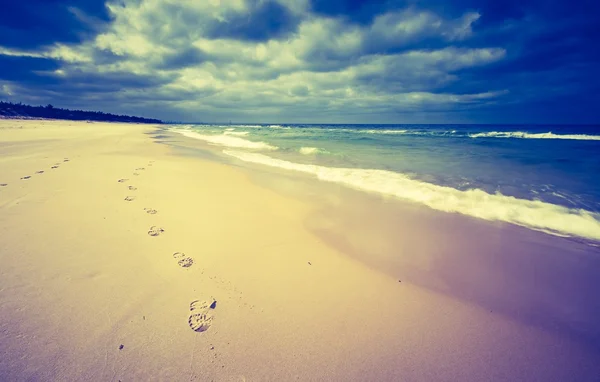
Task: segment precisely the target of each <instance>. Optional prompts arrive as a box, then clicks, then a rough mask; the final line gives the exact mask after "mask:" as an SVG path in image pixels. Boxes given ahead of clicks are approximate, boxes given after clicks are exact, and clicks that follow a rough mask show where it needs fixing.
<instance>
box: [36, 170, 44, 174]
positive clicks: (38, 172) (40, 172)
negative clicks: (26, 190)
mask: <svg viewBox="0 0 600 382" xmlns="http://www.w3.org/2000/svg"><path fill="white" fill-rule="evenodd" d="M35 173H36V174H43V173H44V171H42V170H40V171H36V172H35Z"/></svg>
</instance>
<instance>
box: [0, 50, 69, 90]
mask: <svg viewBox="0 0 600 382" xmlns="http://www.w3.org/2000/svg"><path fill="white" fill-rule="evenodd" d="M58 68H60V63H59V62H58V61H56V60H52V59H48V58H38V57H16V56H7V55H3V54H0V80H7V81H15V82H20V83H28V84H36V83H47V82H48V79H47V78H46V77H44V76H41V75H40V74H38V73H40V72H50V71H54V70H56V69H58Z"/></svg>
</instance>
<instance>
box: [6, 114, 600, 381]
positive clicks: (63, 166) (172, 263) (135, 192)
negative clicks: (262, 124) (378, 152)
mask: <svg viewBox="0 0 600 382" xmlns="http://www.w3.org/2000/svg"><path fill="white" fill-rule="evenodd" d="M19 127H22V128H19ZM159 136H162V137H159ZM211 150H214V148H209V147H207V146H204V145H202V144H201V143H199V142H195V141H193V140H191V139H187V138H185V137H174V136H172V135H171V134H169V133H168V132H164V131H160V130H159V128H158V127H156V126H148V125H119V124H101V123H92V124H86V123H77V122H66V121H15V120H3V121H0V151H1V153H2V155H1V156H0V184H6V186H2V187H0V236H1V237H2V239H1V240H0V262H1V264H2V267H1V268H0V322H1V323H2V324H1V327H0V328H1V329H0V330H1V331H2V337H3V340H2V342H1V343H0V352H1V353H2V355H3V357H0V376H2V378H1V379H4V380H16V381H18V380H85V379H93V380H114V381H118V380H122V381H127V380H199V381H202V380H216V381H281V380H302V381H316V380H327V381H334V380H339V381H347V380H378V381H382V380H404V381H432V380H436V381H438V380H439V381H456V380H461V381H481V380H493V381H515V380H526V381H548V380H553V381H555V380H559V381H560V380H564V381H571V380H578V381H594V380H596V377H597V376H598V375H600V362H598V360H599V359H600V350H599V346H598V342H597V338H598V333H599V331H598V325H599V324H597V323H596V322H594V319H593V318H594V317H597V316H598V315H597V314H598V312H599V309H598V307H599V304H598V300H599V299H598V297H596V295H595V293H594V291H595V290H598V283H599V281H598V280H599V279H600V278H598V277H596V276H597V275H598V270H599V266H598V264H599V262H598V260H597V258H598V255H599V254H598V251H597V249H596V248H593V247H590V246H587V245H585V244H582V243H578V242H574V241H570V240H566V239H561V238H556V237H551V236H548V235H546V234H542V233H536V232H531V231H527V230H524V229H521V228H516V227H512V226H506V225H496V224H491V223H482V222H480V221H477V220H469V219H465V218H463V217H457V216H455V215H450V214H441V213H435V212H433V211H430V210H427V209H423V208H418V207H414V206H410V205H404V204H400V203H397V202H395V201H391V200H381V199H378V198H375V197H371V196H365V195H363V194H360V193H357V192H352V191H349V190H345V189H342V188H339V187H332V186H330V185H329V186H328V185H324V184H318V183H316V182H313V181H311V180H309V179H305V178H302V177H288V176H281V175H280V174H277V173H274V172H270V171H265V170H264V169H259V168H252V167H246V166H242V165H241V164H240V163H236V162H234V161H229V162H227V161H224V160H222V159H220V157H219V156H218V150H216V151H215V153H213V152H212V151H211ZM214 159H217V160H214ZM53 167H55V168H53ZM39 171H44V172H43V173H38V172H39ZM28 176H29V178H26V179H22V178H25V177H28ZM120 180H121V181H120ZM119 181H120V182H119Z"/></svg>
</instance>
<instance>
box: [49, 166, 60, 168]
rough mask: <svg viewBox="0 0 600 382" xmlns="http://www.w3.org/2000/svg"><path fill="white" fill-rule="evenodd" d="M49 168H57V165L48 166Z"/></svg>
mask: <svg viewBox="0 0 600 382" xmlns="http://www.w3.org/2000/svg"><path fill="white" fill-rule="evenodd" d="M50 168H58V166H52V167H50Z"/></svg>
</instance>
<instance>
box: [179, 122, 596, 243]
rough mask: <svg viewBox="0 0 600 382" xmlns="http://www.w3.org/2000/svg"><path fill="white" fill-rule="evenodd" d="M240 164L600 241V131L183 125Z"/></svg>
mask: <svg viewBox="0 0 600 382" xmlns="http://www.w3.org/2000/svg"><path fill="white" fill-rule="evenodd" d="M172 129H173V130H174V131H177V132H179V133H182V134H184V135H186V136H188V137H191V138H196V139H200V140H203V141H205V142H207V143H209V144H211V145H214V146H216V147H219V148H220V149H222V151H223V153H224V154H226V155H228V156H230V157H232V158H235V159H237V160H241V161H245V162H251V163H255V164H258V165H263V166H271V167H278V168H280V169H285V170H289V171H292V172H299V173H305V174H309V175H311V176H314V177H315V178H317V179H320V180H322V181H327V182H335V183H340V184H343V185H345V186H348V187H351V188H354V189H359V190H362V191H365V192H370V193H377V194H381V195H386V196H392V197H396V198H398V199H401V200H405V201H409V202H412V203H418V204H423V205H426V206H428V207H430V208H433V209H436V210H440V211H446V212H450V213H460V214H464V215H469V216H472V217H475V218H480V219H484V220H489V221H504V222H507V223H512V224H516V225H520V226H524V227H528V228H531V229H535V230H540V231H544V232H548V233H551V234H555V235H560V236H572V237H579V238H585V239H589V240H592V241H594V242H596V241H600V177H599V175H600V126H514V125H511V126H492V125H393V126H390V125H175V126H173V127H172Z"/></svg>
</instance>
